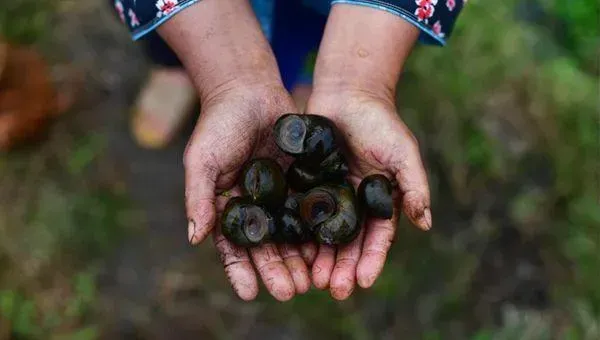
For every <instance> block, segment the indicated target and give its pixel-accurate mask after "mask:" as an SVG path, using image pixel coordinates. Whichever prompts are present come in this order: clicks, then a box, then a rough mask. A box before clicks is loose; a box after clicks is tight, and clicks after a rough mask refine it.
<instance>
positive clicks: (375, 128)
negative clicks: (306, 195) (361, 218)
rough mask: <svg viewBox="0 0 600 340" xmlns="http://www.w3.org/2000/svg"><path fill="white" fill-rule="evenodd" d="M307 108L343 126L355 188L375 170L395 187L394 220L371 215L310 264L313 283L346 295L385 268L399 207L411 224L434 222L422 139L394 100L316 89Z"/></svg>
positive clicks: (336, 294)
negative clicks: (357, 232)
mask: <svg viewBox="0 0 600 340" xmlns="http://www.w3.org/2000/svg"><path fill="white" fill-rule="evenodd" d="M321 98H323V99H321ZM332 98H339V99H337V100H336V99H334V100H332ZM308 109H309V110H310V111H309V112H311V113H317V114H324V115H326V116H328V117H329V118H330V119H331V120H332V121H333V122H334V123H335V125H336V127H337V128H338V130H339V131H340V133H341V135H342V137H343V138H344V140H345V146H346V147H347V150H346V151H347V152H346V155H347V156H348V163H349V168H350V175H349V180H350V181H351V182H352V184H353V185H354V186H355V187H358V184H359V183H360V181H361V180H362V179H363V178H364V177H365V176H367V175H370V174H374V173H381V174H384V175H386V176H388V178H390V179H392V180H393V182H394V184H395V185H396V186H397V188H396V190H395V201H396V202H397V204H396V206H395V207H394V216H393V217H392V219H390V220H381V219H367V220H366V221H365V224H364V228H363V231H362V232H361V234H360V235H359V236H358V237H357V238H356V239H355V240H354V241H353V242H352V243H350V244H348V245H346V246H343V247H339V248H338V249H335V248H333V247H329V246H321V247H320V249H319V253H318V255H317V258H316V260H315V262H314V265H313V268H312V271H313V282H314V284H315V286H317V287H318V288H321V289H325V288H328V287H329V288H330V290H331V294H332V296H333V297H334V298H336V299H345V298H347V297H348V296H350V294H351V293H352V291H353V289H354V286H355V284H356V282H357V281H358V284H359V285H360V286H361V287H364V288H366V287H370V286H371V285H372V284H373V283H374V281H375V279H376V278H377V277H378V276H379V274H380V273H381V271H382V269H383V265H384V263H385V259H386V257H387V253H388V251H389V249H390V247H391V244H392V241H393V238H394V234H395V229H396V223H397V219H398V216H399V209H398V208H399V207H400V206H402V208H403V211H404V212H405V214H406V215H407V217H408V218H409V219H410V220H411V221H412V222H413V224H415V225H417V226H419V227H420V228H421V229H424V230H427V229H429V228H430V227H431V215H430V212H429V188H428V184H427V177H426V173H425V170H424V168H423V165H422V162H421V159H420V156H419V149H418V144H417V142H416V140H415V138H414V136H413V135H412V133H411V132H410V131H409V130H408V128H407V127H406V125H405V124H404V123H403V122H402V121H401V120H400V118H399V116H398V114H397V112H396V108H395V106H394V104H393V103H390V102H387V101H385V100H379V99H374V98H371V97H368V96H361V95H356V94H352V95H349V96H340V95H339V94H338V95H335V96H331V95H329V96H321V95H318V94H317V95H315V94H313V97H311V101H310V102H309V105H308Z"/></svg>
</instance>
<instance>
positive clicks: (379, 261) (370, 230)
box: [356, 209, 398, 288]
mask: <svg viewBox="0 0 600 340" xmlns="http://www.w3.org/2000/svg"><path fill="white" fill-rule="evenodd" d="M397 221H398V209H394V214H393V216H392V218H391V219H389V220H383V219H378V218H370V219H368V220H367V223H366V227H365V240H364V243H363V248H362V254H361V256H360V260H359V261H358V267H357V268H356V278H357V280H358V285H359V286H361V287H362V288H369V287H371V286H372V285H373V284H374V283H375V280H376V279H377V277H378V276H379V275H380V274H381V271H382V270H383V266H384V265H385V260H386V258H387V253H388V251H389V250H390V247H391V246H392V243H393V241H394V235H395V232H396V223H397Z"/></svg>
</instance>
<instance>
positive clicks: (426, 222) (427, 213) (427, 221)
mask: <svg viewBox="0 0 600 340" xmlns="http://www.w3.org/2000/svg"><path fill="white" fill-rule="evenodd" d="M419 222H420V223H421V225H422V226H423V229H424V230H426V231H427V230H429V229H431V210H429V208H425V210H423V217H421V220H420V221H419Z"/></svg>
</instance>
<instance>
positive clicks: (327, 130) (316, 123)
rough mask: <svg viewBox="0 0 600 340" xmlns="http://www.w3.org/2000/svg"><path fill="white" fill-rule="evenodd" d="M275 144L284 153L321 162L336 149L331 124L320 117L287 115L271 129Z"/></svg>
mask: <svg viewBox="0 0 600 340" xmlns="http://www.w3.org/2000/svg"><path fill="white" fill-rule="evenodd" d="M273 134H274V137H275V143H277V146H278V147H279V148H280V149H281V150H282V151H283V152H285V153H287V154H290V155H292V156H296V157H302V158H307V159H312V160H315V161H321V160H323V159H324V158H325V157H327V156H328V155H329V154H331V153H332V152H333V151H334V150H335V149H336V148H337V146H336V143H335V131H334V127H333V123H332V122H331V121H330V120H329V119H327V118H325V117H322V116H317V115H310V114H304V115H302V114H293V113H288V114H286V115H283V116H281V117H280V118H279V119H278V120H277V122H276V123H275V127H274V128H273Z"/></svg>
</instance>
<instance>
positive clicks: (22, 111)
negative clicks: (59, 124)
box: [0, 40, 64, 151]
mask: <svg viewBox="0 0 600 340" xmlns="http://www.w3.org/2000/svg"><path fill="white" fill-rule="evenodd" d="M63 109H64V108H61V105H60V104H59V100H58V95H57V92H56V90H55V88H54V84H53V82H52V80H51V77H50V72H49V69H48V67H47V65H46V63H45V61H44V59H43V58H42V57H41V56H40V55H39V54H38V53H37V52H36V51H35V50H33V49H31V48H28V47H17V46H12V45H9V44H6V43H3V42H2V41H1V40H0V151H6V150H9V149H10V148H12V147H14V146H16V145H17V144H18V143H20V142H24V141H26V140H30V139H32V138H34V137H36V136H39V135H40V133H41V132H42V131H43V130H44V128H45V127H47V125H48V123H49V121H50V119H51V118H52V117H54V116H56V115H57V114H59V113H60V112H61V111H63Z"/></svg>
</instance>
